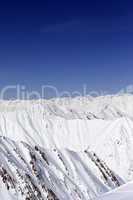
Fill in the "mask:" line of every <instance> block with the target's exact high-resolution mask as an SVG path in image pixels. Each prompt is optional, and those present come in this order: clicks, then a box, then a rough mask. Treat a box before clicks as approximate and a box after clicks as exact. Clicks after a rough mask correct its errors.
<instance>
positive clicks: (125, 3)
mask: <svg viewBox="0 0 133 200" xmlns="http://www.w3.org/2000/svg"><path fill="white" fill-rule="evenodd" d="M132 11H133V3H132V1H129V0H109V1H107V0H93V1H92V0H91V1H90V0H88V1H73V0H71V1H69V0H68V1H58V0H57V1H55V0H54V1H53V0H49V1H47V0H43V1H2V2H1V3H0V87H3V86H5V85H8V84H23V85H26V86H27V87H28V88H29V89H36V90H39V88H40V87H41V85H42V84H49V85H54V86H55V87H57V88H58V89H59V90H68V91H73V90H78V91H80V90H81V89H82V86H83V84H86V85H87V87H88V89H89V90H106V91H108V92H110V93H112V92H115V91H117V90H119V89H120V88H123V87H125V86H127V85H129V84H133V56H132V55H133V53H132V52H133V23H132V21H133V14H132Z"/></svg>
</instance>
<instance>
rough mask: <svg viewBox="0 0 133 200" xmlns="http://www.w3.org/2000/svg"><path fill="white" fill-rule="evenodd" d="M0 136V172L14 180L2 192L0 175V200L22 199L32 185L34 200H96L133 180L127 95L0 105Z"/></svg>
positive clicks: (132, 104)
mask: <svg viewBox="0 0 133 200" xmlns="http://www.w3.org/2000/svg"><path fill="white" fill-rule="evenodd" d="M0 136H1V138H0V169H1V170H3V168H4V169H6V171H7V172H8V173H9V174H10V176H11V177H12V178H14V179H15V180H14V181H15V182H14V184H15V186H11V185H10V184H9V185H10V189H9V190H7V185H6V184H5V183H4V182H3V180H2V179H3V178H2V175H1V173H2V171H0V185H1V186H2V187H1V188H0V199H4V198H5V199H9V200H10V199H11V200H12V199H15V198H16V199H20V200H21V199H25V198H26V197H27V196H26V195H27V190H28V188H29V185H32V184H33V185H36V187H37V188H38V190H39V191H40V194H41V197H40V199H41V198H42V199H47V195H48V193H49V192H48V191H49V190H52V191H53V192H54V194H55V195H56V196H57V197H58V198H59V199H61V200H63V199H64V200H68V199H70V200H71V199H72V200H74V199H75V200H78V199H80V200H91V199H94V198H96V196H99V197H98V198H101V200H102V199H103V198H104V196H103V197H102V196H101V197H100V195H101V194H103V193H106V192H109V191H110V190H112V189H115V188H116V187H118V186H119V185H122V184H124V183H127V182H128V181H132V180H133V154H132V152H133V96H132V95H117V96H101V97H97V98H88V97H84V98H83V97H80V98H79V97H76V98H73V99H68V98H63V99H58V100H57V99H52V100H36V101H19V100H18V101H1V102H0ZM35 146H36V147H37V148H39V149H41V151H42V154H43V156H44V155H45V159H46V160H45V159H44V158H43V156H42V155H41V154H40V152H39V151H37V150H36V149H35ZM32 154H33V155H34V156H35V157H36V159H35V158H34V156H33V157H32ZM41 156H42V157H41ZM34 159H35V160H34ZM33 164H34V166H33ZM34 168H35V169H34ZM34 170H35V171H34ZM18 171H19V172H20V174H21V175H22V177H21V176H20V175H19V174H18ZM36 173H37V174H36ZM27 174H28V175H29V176H30V179H31V180H29V178H28V177H27ZM7 176H8V175H7ZM4 178H5V177H4ZM8 178H9V177H8ZM8 181H9V180H6V182H8ZM9 182H10V181H9ZM16 183H17V184H16ZM43 184H44V185H45V187H46V188H47V189H44V188H43ZM33 185H32V187H33ZM122 188H123V187H122ZM32 190H35V188H34V187H33V188H32ZM44 190H45V191H44ZM120 190H121V189H120ZM21 191H22V193H21ZM118 191H119V190H118ZM36 192H37V191H36ZM23 193H24V194H23ZM110 195H114V197H113V199H114V198H115V195H116V196H118V195H117V194H116V193H114V192H113V193H107V199H108V198H111V197H108V196H110ZM125 195H126V194H125ZM105 197H106V195H105ZM123 197H124V196H123ZM32 198H33V197H32ZM34 198H36V199H37V196H36V197H34ZM125 198H126V197H125ZM38 199H39V198H38Z"/></svg>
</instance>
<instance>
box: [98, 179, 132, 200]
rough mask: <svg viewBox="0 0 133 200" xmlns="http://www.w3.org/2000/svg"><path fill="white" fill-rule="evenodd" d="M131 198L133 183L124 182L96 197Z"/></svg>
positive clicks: (111, 198) (107, 199)
mask: <svg viewBox="0 0 133 200" xmlns="http://www.w3.org/2000/svg"><path fill="white" fill-rule="evenodd" d="M132 199H133V183H128V184H125V185H124V186H122V187H120V188H118V189H116V190H113V191H112V192H108V193H106V194H105V195H103V196H101V197H98V198H97V200H132Z"/></svg>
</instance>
